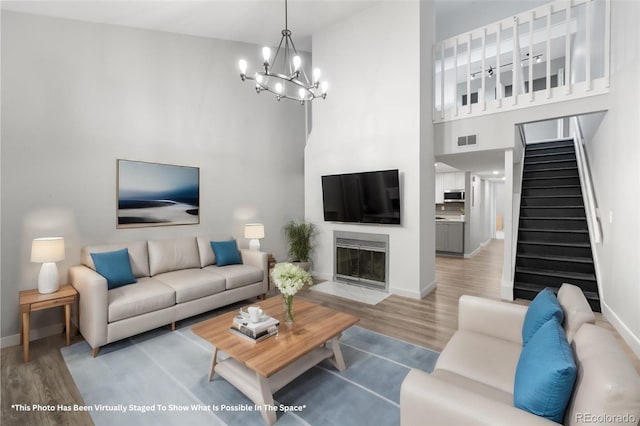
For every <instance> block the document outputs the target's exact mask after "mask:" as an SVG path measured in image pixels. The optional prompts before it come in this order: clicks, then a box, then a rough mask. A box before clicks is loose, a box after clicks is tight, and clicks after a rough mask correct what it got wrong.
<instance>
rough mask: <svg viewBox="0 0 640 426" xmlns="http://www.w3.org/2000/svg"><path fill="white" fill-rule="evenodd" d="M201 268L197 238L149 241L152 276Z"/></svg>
mask: <svg viewBox="0 0 640 426" xmlns="http://www.w3.org/2000/svg"><path fill="white" fill-rule="evenodd" d="M199 267H200V255H199V254H198V245H197V244H196V239H195V237H188V238H176V239H171V240H153V241H149V269H150V272H151V276H154V275H158V274H161V273H163V272H170V271H179V270H181V269H189V268H199Z"/></svg>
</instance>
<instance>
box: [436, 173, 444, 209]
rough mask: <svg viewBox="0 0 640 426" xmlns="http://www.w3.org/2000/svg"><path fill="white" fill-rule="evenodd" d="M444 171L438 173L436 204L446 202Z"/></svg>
mask: <svg viewBox="0 0 640 426" xmlns="http://www.w3.org/2000/svg"><path fill="white" fill-rule="evenodd" d="M442 175H443V173H436V204H442V203H444V182H443V176H442Z"/></svg>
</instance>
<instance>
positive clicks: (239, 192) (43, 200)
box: [1, 12, 305, 340]
mask: <svg viewBox="0 0 640 426" xmlns="http://www.w3.org/2000/svg"><path fill="white" fill-rule="evenodd" d="M240 57H245V58H247V59H248V60H249V62H250V64H251V65H255V64H256V62H257V61H258V58H260V46H255V45H250V44H243V43H234V42H227V41H219V40H211V39H205V38H197V37H190V36H182V35H176V34H169V33H160V32H153V31H146V30H138V29H129V28H125V27H118V26H110V25H102V24H92V23H83V22H79V21H72V20H63V19H57V18H48V17H39V16H34V15H26V14H19V13H11V12H3V13H2V146H1V153H2V180H1V182H2V285H1V288H2V293H1V294H2V318H1V319H2V337H7V336H10V335H13V334H15V333H18V327H19V320H18V318H19V316H18V291H19V290H22V289H28V288H35V287H36V285H37V284H36V283H37V275H38V271H39V267H40V266H39V265H37V264H32V263H30V261H29V260H30V258H29V257H30V247H31V240H32V238H34V237H40V236H47V235H63V236H64V237H65V242H66V259H65V261H63V262H60V263H59V264H58V268H59V270H60V275H61V281H62V282H64V281H65V280H66V279H67V270H68V267H69V266H71V265H74V264H78V263H79V254H80V248H81V247H82V246H83V245H86V244H89V243H104V242H115V241H128V240H139V239H155V238H171V237H179V236H188V235H196V234H200V233H206V232H224V233H228V234H230V235H233V236H235V237H236V238H238V241H239V244H240V245H241V246H246V245H247V241H246V240H245V239H244V238H243V235H242V230H243V224H244V223H247V222H254V221H259V222H263V223H264V224H265V228H266V238H265V239H264V240H262V247H263V250H265V251H269V252H274V253H275V255H276V258H278V259H282V258H285V257H286V247H285V243H284V239H283V237H282V232H281V229H282V226H283V224H284V222H285V221H287V220H288V219H291V218H302V217H303V216H304V211H303V210H304V198H303V190H304V177H303V152H304V144H305V133H304V109H303V108H301V107H300V105H299V104H297V103H294V102H285V101H283V102H276V101H275V99H274V98H273V97H272V96H269V95H267V94H261V95H256V93H255V91H254V90H253V89H252V87H250V84H249V83H242V82H241V80H240V78H239V76H238V71H237V66H236V64H237V62H238V59H239V58H240ZM251 65H250V66H251ZM118 158H124V159H131V160H143V161H150V162H160V163H170V164H179V165H188V166H196V167H199V168H200V191H201V192H200V201H201V206H200V210H201V217H200V219H201V223H200V225H194V226H173V227H157V228H143V229H126V230H117V229H116V227H115V221H116V218H115V214H116V213H115V209H116V193H115V184H116V159H118ZM33 317H34V318H33V321H34V324H33V326H34V328H39V327H43V326H45V325H47V326H49V325H51V324H59V323H60V322H61V321H60V314H59V313H58V312H47V311H45V312H39V313H37V314H34V316H33ZM3 340H4V339H3Z"/></svg>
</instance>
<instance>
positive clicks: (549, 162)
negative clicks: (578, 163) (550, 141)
mask: <svg viewBox="0 0 640 426" xmlns="http://www.w3.org/2000/svg"><path fill="white" fill-rule="evenodd" d="M568 161H571V160H536V161H527V159H526V158H525V160H524V164H525V165H531V166H533V165H534V164H557V163H566V162H568ZM573 161H574V162H575V160H573Z"/></svg>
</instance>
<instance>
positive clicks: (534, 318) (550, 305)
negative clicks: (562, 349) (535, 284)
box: [522, 288, 564, 345]
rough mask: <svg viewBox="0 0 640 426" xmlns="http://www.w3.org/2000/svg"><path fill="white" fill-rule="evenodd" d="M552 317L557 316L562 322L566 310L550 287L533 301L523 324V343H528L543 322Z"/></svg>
mask: <svg viewBox="0 0 640 426" xmlns="http://www.w3.org/2000/svg"><path fill="white" fill-rule="evenodd" d="M551 318H556V319H557V320H558V322H559V323H560V324H562V321H564V311H563V310H562V306H560V303H559V302H558V299H557V298H556V295H555V294H553V291H551V289H549V288H545V289H544V290H542V291H541V292H540V293H538V295H537V296H536V297H535V298H534V299H533V300H532V301H531V303H530V304H529V308H528V309H527V313H526V314H525V316H524V323H523V324H522V344H523V345H527V343H528V342H529V339H531V338H532V337H533V335H534V334H535V333H536V331H538V329H539V328H540V327H542V325H543V324H545V323H546V322H547V321H549V320H550V319H551Z"/></svg>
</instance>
